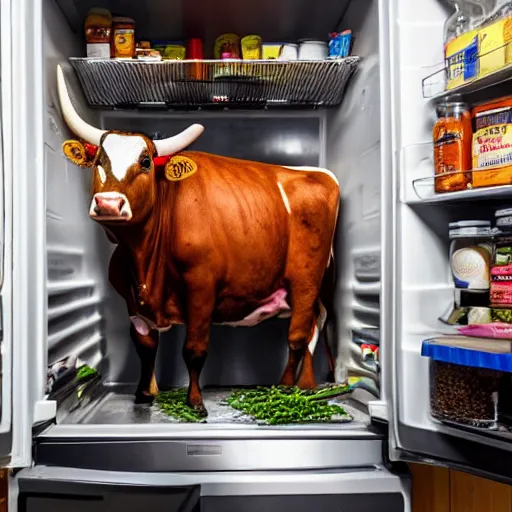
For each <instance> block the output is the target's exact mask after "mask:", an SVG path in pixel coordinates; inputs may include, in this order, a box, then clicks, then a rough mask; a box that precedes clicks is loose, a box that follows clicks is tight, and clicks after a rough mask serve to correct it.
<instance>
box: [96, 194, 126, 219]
mask: <svg viewBox="0 0 512 512" xmlns="http://www.w3.org/2000/svg"><path fill="white" fill-rule="evenodd" d="M94 200H95V202H96V206H95V207H94V213H96V215H98V216H108V217H120V216H121V210H122V208H123V206H124V204H125V200H124V198H123V197H105V196H101V195H99V194H96V195H95V196H94Z"/></svg>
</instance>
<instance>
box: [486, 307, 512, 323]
mask: <svg viewBox="0 0 512 512" xmlns="http://www.w3.org/2000/svg"><path fill="white" fill-rule="evenodd" d="M491 316H492V321H493V322H504V323H507V324H510V323H512V309H494V308H493V309H491Z"/></svg>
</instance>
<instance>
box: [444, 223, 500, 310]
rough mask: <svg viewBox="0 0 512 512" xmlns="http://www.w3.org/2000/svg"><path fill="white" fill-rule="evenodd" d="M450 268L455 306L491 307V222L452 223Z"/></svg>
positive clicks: (450, 226)
mask: <svg viewBox="0 0 512 512" xmlns="http://www.w3.org/2000/svg"><path fill="white" fill-rule="evenodd" d="M449 228H450V240H451V243H450V266H451V270H452V276H453V282H454V285H455V294H454V299H455V306H456V307H471V306H477V307H486V306H488V305H489V288H490V267H491V257H492V254H493V244H492V234H491V223H490V221H488V220H463V221H457V222H450V225H449Z"/></svg>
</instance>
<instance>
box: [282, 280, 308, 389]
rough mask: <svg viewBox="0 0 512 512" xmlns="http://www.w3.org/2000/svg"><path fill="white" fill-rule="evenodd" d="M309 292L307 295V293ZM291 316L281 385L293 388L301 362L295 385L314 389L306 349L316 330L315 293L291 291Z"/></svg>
mask: <svg viewBox="0 0 512 512" xmlns="http://www.w3.org/2000/svg"><path fill="white" fill-rule="evenodd" d="M308 292H309V293H308ZM291 295H292V315H291V320H290V328H289V330H288V364H287V365H286V368H285V371H284V374H283V377H282V379H281V385H283V386H293V384H295V380H296V373H297V367H298V365H299V363H300V362H301V361H302V370H301V374H300V377H299V380H298V382H297V385H298V386H299V387H301V388H303V389H313V388H315V387H316V382H315V375H314V372H313V356H312V355H311V352H310V351H309V350H308V349H307V348H308V344H309V342H310V341H311V340H312V339H313V336H314V333H315V329H316V314H315V302H316V295H317V293H316V291H315V292H312V290H311V289H310V290H304V293H300V290H298V289H295V290H294V289H293V286H292V294H291Z"/></svg>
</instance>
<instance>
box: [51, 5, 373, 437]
mask: <svg viewBox="0 0 512 512" xmlns="http://www.w3.org/2000/svg"><path fill="white" fill-rule="evenodd" d="M42 5H43V11H42V18H43V27H42V35H43V77H44V88H45V90H44V98H45V113H44V114H45V123H46V124H45V126H44V167H45V176H46V250H47V276H48V280H47V292H48V308H47V320H48V336H47V349H48V350H47V354H48V359H47V364H48V365H51V364H53V363H55V362H56V361H58V360H60V359H62V358H64V357H66V356H68V355H70V354H77V355H78V356H79V357H80V359H82V360H83V361H85V362H86V363H87V364H89V365H91V366H93V367H95V368H98V369H99V371H100V372H101V376H102V380H103V384H104V386H105V391H106V394H104V393H103V391H102V392H101V393H100V394H99V395H98V396H95V397H93V398H91V401H90V402H89V403H88V404H87V405H86V406H83V407H80V408H79V409H78V410H75V411H72V410H71V408H72V407H71V406H70V403H69V402H68V401H66V400H64V401H63V403H62V404H60V406H59V408H58V412H57V423H58V424H66V425H68V426H73V425H78V426H80V425H87V426H91V425H95V426H98V425H112V424H113V425H116V426H121V425H125V426H126V427H129V426H130V425H132V424H138V425H141V424H148V423H157V424H160V423H165V424H166V426H167V427H169V428H181V427H180V425H172V424H171V423H170V422H169V419H168V418H167V417H165V416H164V415H163V414H162V413H159V412H158V411H156V409H155V407H154V406H153V407H152V408H148V406H134V404H133V391H134V389H135V385H136V382H137V380H138V374H139V361H138V358H137V356H136V353H135V349H134V347H133V345H132V341H131V340H130V336H129V326H130V324H129V318H128V314H127V311H126V306H125V303H124V301H123V300H122V299H121V297H119V296H118V295H117V294H116V292H115V291H114V290H113V289H112V287H111V286H110V284H109V283H108V279H107V271H108V262H109V256H110V254H111V253H112V251H113V248H114V246H113V245H112V244H111V243H110V242H109V241H108V240H107V238H106V236H105V233H104V231H103V229H102V228H101V227H100V226H98V225H96V224H95V223H94V222H92V221H91V220H90V219H89V217H88V214H87V212H88V206H89V202H90V179H91V176H90V171H89V170H84V169H80V168H78V167H75V166H74V165H72V164H71V162H69V161H67V159H65V157H64V156H63V154H62V151H61V145H62V142H63V141H64V140H66V139H68V138H71V134H70V132H69V130H68V129H67V127H66V126H65V124H64V122H63V120H62V118H61V115H60V107H59V105H58V98H57V89H56V67H57V65H58V64H60V65H62V66H63V69H64V72H65V77H66V81H67V85H68V89H69V90H70V93H71V96H72V100H73V102H74V105H75V108H76V109H77V111H78V112H79V114H80V115H81V116H82V117H83V118H84V119H85V120H86V121H87V122H89V123H91V124H93V125H95V126H97V127H100V128H104V129H116V130H126V131H142V132H145V133H148V134H153V133H157V132H158V133H159V134H163V135H164V136H170V135H173V134H175V133H177V132H179V131H181V130H183V129H184V128H186V127H187V126H189V125H190V124H192V123H194V122H200V123H202V124H204V126H205V128H206V130H205V133H204V134H203V135H202V136H201V138H200V139H199V140H198V141H197V142H196V143H194V144H193V145H192V146H191V149H197V150H203V151H208V152H212V153H218V154H223V155H227V156H234V157H240V158H245V159H253V160H258V161H264V162H269V163H276V164H281V165H306V166H308V165H309V166H320V167H327V168H329V169H330V170H332V171H333V172H334V173H335V175H336V176H337V177H338V179H339V181H340V187H341V196H342V204H341V209H340V215H339V221H338V233H337V237H336V248H335V252H336V259H337V262H336V265H337V270H338V273H339V277H338V284H337V290H336V301H337V310H338V319H337V322H338V325H339V334H338V337H337V341H336V342H335V343H334V344H333V346H332V350H333V351H334V353H335V354H336V371H335V377H336V381H337V382H343V381H344V380H345V378H346V377H347V376H364V377H369V378H370V379H372V380H373V381H374V382H375V385H376V386H378V385H379V381H380V376H379V375H377V374H376V372H375V371H374V370H373V368H370V367H368V365H366V364H365V363H364V362H363V360H362V356H361V349H360V347H359V346H358V345H356V344H355V343H353V342H352V338H353V336H354V334H353V332H354V331H356V332H359V331H361V330H362V331H364V330H365V329H366V330H369V331H370V332H372V333H374V335H375V336H378V335H379V327H380V300H379V294H380V230H381V218H380V212H381V199H380V190H381V162H380V160H381V145H380V110H381V107H380V81H379V78H380V75H379V4H378V2H377V0H358V1H355V0H352V1H350V0H343V1H340V2H330V1H328V0H323V1H321V2H318V1H317V2H312V1H309V0H303V1H300V2H296V1H295V0H294V1H293V2H292V1H291V0H280V1H278V2H263V3H262V2H259V3H257V4H247V3H244V4H243V5H240V3H239V4H233V3H232V2H229V1H227V0H226V1H222V2H220V3H219V2H216V3H215V4H211V3H210V2H207V1H206V0H204V1H201V2H199V3H198V2H192V3H191V2H187V1H181V2H180V1H172V2H163V1H160V0H152V1H150V2H143V3H141V2H132V1H128V0H126V1H122V0H105V1H104V2H103V3H101V6H102V7H107V8H110V9H111V10H112V11H117V12H123V13H124V14H126V15H128V16H132V17H134V18H135V19H136V22H137V32H138V33H139V34H141V35H144V37H148V38H157V37H164V36H165V37H167V36H169V35H170V34H172V35H173V36H174V37H181V36H183V37H187V36H188V37H190V36H198V37H202V38H203V39H204V40H205V46H206V48H208V45H211V42H212V41H213V39H214V38H215V37H216V36H217V35H219V34H221V33H223V32H226V31H231V30H233V31H237V32H238V33H242V34H246V33H257V34H260V35H261V36H262V37H263V39H264V40H278V41H281V40H296V39H299V38H302V37H312V38H315V37H316V38H320V39H326V38H327V35H328V33H329V32H331V31H333V30H335V29H344V28H350V29H352V31H353V34H354V35H355V41H354V47H353V50H352V54H354V55H359V56H361V57H362V60H361V62H360V64H359V67H358V69H357V71H356V73H355V75H354V76H353V78H352V80H351V82H350V84H349V87H348V89H347V92H346V95H345V98H344V100H343V102H342V104H341V106H339V107H337V108H333V109H325V110H323V109H315V110H295V111H294V110H279V109H274V110H262V111H257V110H254V111H247V110H244V111H216V112H202V111H195V112H194V111H191V112H176V111H165V110H162V111H160V110H155V111H149V110H140V111H137V110H100V109H91V108H89V107H88V105H87V102H86V101H85V98H84V96H83V94H82V91H81V86H80V85H79V83H78V80H77V78H76V75H75V73H74V71H73V70H72V69H71V66H70V65H69V62H68V58H69V57H76V56H83V55H84V51H85V43H84V38H83V30H82V27H83V19H84V17H85V15H86V14H87V11H88V9H89V8H90V7H93V6H97V5H98V2H92V1H86V2H78V1H72V0H58V1H57V0H48V1H45V2H43V4H42ZM214 5H215V7H213V6H214ZM212 9H214V10H215V13H213V12H212ZM271 12H272V13H273V14H272V15H269V13H271ZM214 14H215V16H214ZM286 331H287V321H283V320H271V321H268V322H265V323H263V324H260V325H259V326H256V327H253V328H236V329H235V328H230V327H218V326H214V328H213V331H212V338H211V345H210V350H209V355H208V359H207V363H206V365H205V368H204V370H203V373H202V386H203V388H204V389H205V396H206V407H207V409H208V408H210V409H212V411H213V408H212V407H209V404H208V400H209V399H208V397H209V396H210V397H214V398H215V397H216V396H217V395H218V394H219V393H222V391H219V390H222V389H225V388H228V387H231V386H253V385H257V384H258V385H271V384H277V383H278V382H279V379H280V376H281V373H282V370H283V368H284V364H285V362H286V357H287V344H286ZM184 334H185V329H184V328H182V327H180V326H178V327H173V328H172V329H171V331H169V332H168V333H164V334H162V335H161V337H160V344H159V352H158V356H157V380H158V382H159V386H160V388H161V389H165V388H168V387H171V386H185V385H187V383H188V375H187V372H186V368H185V365H184V363H183V360H182V355H181V349H182V344H183V340H184ZM314 364H315V372H316V376H317V380H318V381H319V382H323V381H325V379H326V377H327V373H328V367H327V363H326V358H325V349H324V346H323V343H322V342H319V343H318V346H317V349H316V352H315V357H314ZM375 399H377V396H375V395H373V394H371V393H369V392H367V391H364V390H356V391H354V393H353V394H352V396H350V397H349V398H347V399H346V400H345V401H344V404H345V405H346V406H347V409H348V411H349V412H350V413H351V414H352V415H353V416H354V421H353V422H351V423H347V424H332V425H322V426H319V425H310V426H308V427H304V428H314V429H318V430H319V431H320V430H321V429H322V430H329V429H335V430H338V431H343V430H344V429H345V430H347V432H348V431H350V432H353V431H354V430H365V429H366V427H367V424H368V420H369V417H368V414H367V408H366V403H367V402H368V401H369V400H375ZM212 411H211V413H210V415H211V417H212V419H213V418H214V417H215V412H214V411H213V412H212ZM213 421H214V422H215V420H213ZM224 422H226V420H225V419H224ZM228 423H229V420H228ZM198 427H199V428H203V427H205V426H204V425H199V426H198ZM187 428H190V426H187ZM148 432H149V431H148Z"/></svg>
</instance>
